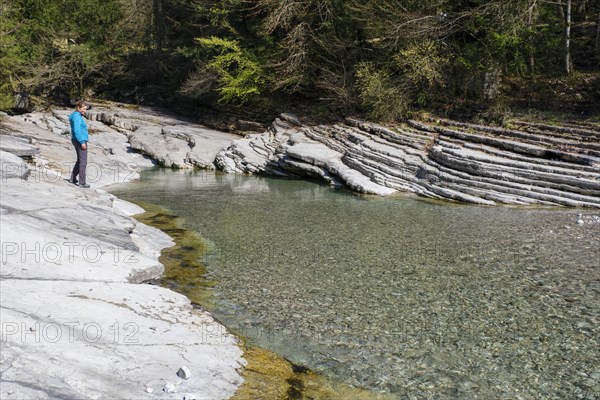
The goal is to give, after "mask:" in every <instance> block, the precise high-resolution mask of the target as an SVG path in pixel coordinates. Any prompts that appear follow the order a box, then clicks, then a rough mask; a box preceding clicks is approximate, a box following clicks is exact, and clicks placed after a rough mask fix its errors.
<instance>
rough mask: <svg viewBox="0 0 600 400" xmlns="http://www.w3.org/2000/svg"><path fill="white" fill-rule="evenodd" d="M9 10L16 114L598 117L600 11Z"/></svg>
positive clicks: (466, 5)
mask: <svg viewBox="0 0 600 400" xmlns="http://www.w3.org/2000/svg"><path fill="white" fill-rule="evenodd" d="M0 1H1V3H0V4H1V5H0V109H2V110H12V111H15V110H17V109H19V107H21V108H29V107H32V106H33V105H35V106H43V105H44V104H46V105H48V104H63V105H68V103H69V101H72V99H73V98H79V97H83V98H88V99H90V98H93V99H108V100H117V101H123V102H128V103H132V104H150V105H161V106H169V107H176V106H178V105H179V106H185V107H188V108H190V109H196V110H198V109H201V108H203V107H204V108H212V109H222V110H227V109H228V110H242V109H243V110H253V111H255V112H257V113H270V112H283V111H289V110H295V109H299V110H306V112H308V113H312V114H323V115H326V114H329V115H332V114H336V115H339V114H350V113H352V114H358V115H364V116H365V117H368V118H371V119H373V120H378V121H397V120H402V119H404V118H406V117H407V116H410V115H412V114H413V113H415V112H419V111H420V110H426V111H432V112H436V113H438V114H440V115H447V116H460V115H471V114H473V113H476V114H483V115H487V116H489V117H490V118H497V117H498V116H499V115H502V114H503V113H506V112H509V111H515V110H516V111H518V110H529V109H536V110H542V111H561V112H563V111H564V112H571V113H575V114H585V115H590V114H591V115H594V114H595V113H598V111H599V110H598V109H599V108H600V107H599V106H598V104H600V1H598V0H548V1H546V0H419V1H417V0H255V1H244V0H223V1H211V0H0ZM24 97H26V98H27V103H28V104H27V105H26V106H23V105H22V104H21V105H19V104H16V100H15V99H17V100H23V98H24ZM29 101H31V104H29ZM21 103H23V101H21Z"/></svg>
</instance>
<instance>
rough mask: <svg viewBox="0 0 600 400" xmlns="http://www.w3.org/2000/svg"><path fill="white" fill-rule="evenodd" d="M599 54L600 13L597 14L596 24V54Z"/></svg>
mask: <svg viewBox="0 0 600 400" xmlns="http://www.w3.org/2000/svg"><path fill="white" fill-rule="evenodd" d="M598 52H600V12H598V22H596V53H598Z"/></svg>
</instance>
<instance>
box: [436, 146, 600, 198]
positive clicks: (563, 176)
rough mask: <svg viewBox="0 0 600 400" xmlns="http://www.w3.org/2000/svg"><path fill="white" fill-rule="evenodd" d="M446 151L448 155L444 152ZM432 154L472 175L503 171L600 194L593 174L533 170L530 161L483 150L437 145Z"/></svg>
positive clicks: (503, 172) (598, 183)
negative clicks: (512, 159)
mask: <svg viewBox="0 0 600 400" xmlns="http://www.w3.org/2000/svg"><path fill="white" fill-rule="evenodd" d="M441 153H445V154H441ZM429 156H430V157H431V158H433V159H435V160H436V161H438V162H439V163H451V164H452V165H451V167H452V168H454V169H458V170H461V171H465V172H469V173H472V174H475V175H477V174H479V173H480V172H490V171H494V172H496V171H497V172H498V173H500V174H505V173H511V174H512V176H513V177H523V178H527V179H531V180H532V181H533V180H536V181H543V182H546V183H548V184H560V185H565V186H568V187H570V188H571V189H572V190H581V191H588V192H590V194H591V195H596V196H600V181H599V180H596V179H594V177H593V176H592V175H586V176H581V175H580V174H578V175H575V174H571V173H569V171H568V170H563V171H559V173H556V170H554V171H551V172H550V171H547V170H544V171H541V170H538V171H536V172H532V171H531V170H530V168H528V167H529V166H528V165H527V163H523V162H506V161H505V160H504V159H502V158H498V157H496V158H491V157H489V156H486V155H482V154H481V153H478V152H475V151H471V150H466V149H460V150H456V149H450V148H444V147H442V146H436V147H434V149H432V151H431V152H430V153H429Z"/></svg>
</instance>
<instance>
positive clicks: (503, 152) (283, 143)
mask: <svg viewBox="0 0 600 400" xmlns="http://www.w3.org/2000/svg"><path fill="white" fill-rule="evenodd" d="M296 122H297V121H296ZM296 122H290V121H289V118H288V119H283V120H278V121H276V122H275V123H274V124H273V125H272V127H271V128H270V129H269V130H268V133H267V134H263V135H262V136H253V137H249V138H246V139H240V140H237V141H235V142H234V144H233V145H232V146H231V147H230V148H229V149H227V151H222V152H221V153H220V154H219V156H218V157H217V159H219V157H222V158H224V159H227V158H228V157H229V159H228V160H226V162H223V164H227V165H231V164H233V165H235V170H238V169H240V170H242V171H245V172H257V171H258V172H260V173H274V174H288V175H294V176H308V177H313V178H318V179H321V180H323V181H325V182H328V183H330V184H334V185H341V184H344V185H347V186H348V187H350V188H351V189H353V190H357V191H361V192H366V193H377V194H389V193H391V191H389V190H386V189H385V188H388V189H390V190H392V189H393V190H403V191H410V192H413V193H417V194H420V195H423V196H427V197H431V198H440V199H452V200H457V201H464V202H470V203H476V204H485V205H491V204H498V203H505V204H517V205H528V204H543V205H567V206H577V207H598V208H600V179H598V178H600V168H599V166H600V163H599V162H598V161H600V158H598V157H594V156H592V155H590V154H584V153H585V152H586V151H587V152H589V150H590V146H588V145H589V143H587V144H586V143H582V144H580V143H577V145H578V147H577V146H573V149H574V150H573V151H568V152H567V151H561V150H555V149H554V148H548V147H546V146H551V147H553V146H556V145H557V143H559V142H560V143H562V144H564V143H569V144H573V143H570V142H565V141H564V140H562V139H560V138H557V137H550V141H545V140H546V139H545V136H544V137H543V138H542V139H539V138H534V139H536V140H533V139H532V137H534V136H535V135H534V134H531V133H525V132H518V134H517V135H514V134H513V135H512V136H511V135H510V134H511V132H512V131H511V132H509V135H508V136H506V135H505V136H503V135H499V134H497V132H496V130H497V129H498V128H494V127H491V130H490V131H488V132H480V131H476V132H475V133H472V132H464V131H463V129H465V125H463V126H460V127H458V128H459V129H450V128H449V127H444V126H435V125H432V124H428V123H422V122H418V121H409V122H408V123H407V125H400V126H398V127H392V128H390V127H383V126H378V125H375V124H370V123H367V122H364V121H360V120H357V119H352V118H348V119H346V120H345V122H344V123H342V124H334V125H318V126H310V127H307V126H304V127H300V126H298V124H297V123H296ZM449 125H450V124H449ZM469 130H473V131H475V129H472V128H471V127H469ZM513 133H514V132H513ZM540 136H543V135H540ZM527 140H530V141H531V142H535V143H527V142H526V141H527ZM592 147H593V146H592ZM261 163H262V164H261ZM228 168H231V167H230V166H229V167H228Z"/></svg>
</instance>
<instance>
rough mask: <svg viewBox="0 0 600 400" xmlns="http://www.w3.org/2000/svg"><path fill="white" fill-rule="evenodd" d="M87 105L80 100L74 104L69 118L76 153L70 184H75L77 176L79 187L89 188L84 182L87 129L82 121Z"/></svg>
mask: <svg viewBox="0 0 600 400" xmlns="http://www.w3.org/2000/svg"><path fill="white" fill-rule="evenodd" d="M87 109H88V105H87V103H86V102H85V101H83V100H80V101H78V102H77V103H76V104H75V111H73V112H72V113H71V115H70V116H69V123H70V125H71V143H73V146H75V151H76V152H77V162H76V163H75V166H74V167H73V172H71V182H72V183H74V184H77V175H79V186H80V187H84V188H89V187H90V185H88V184H87V183H86V181H85V172H86V169H87V143H88V128H87V125H86V123H85V119H83V117H84V115H85V112H86V111H87Z"/></svg>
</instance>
